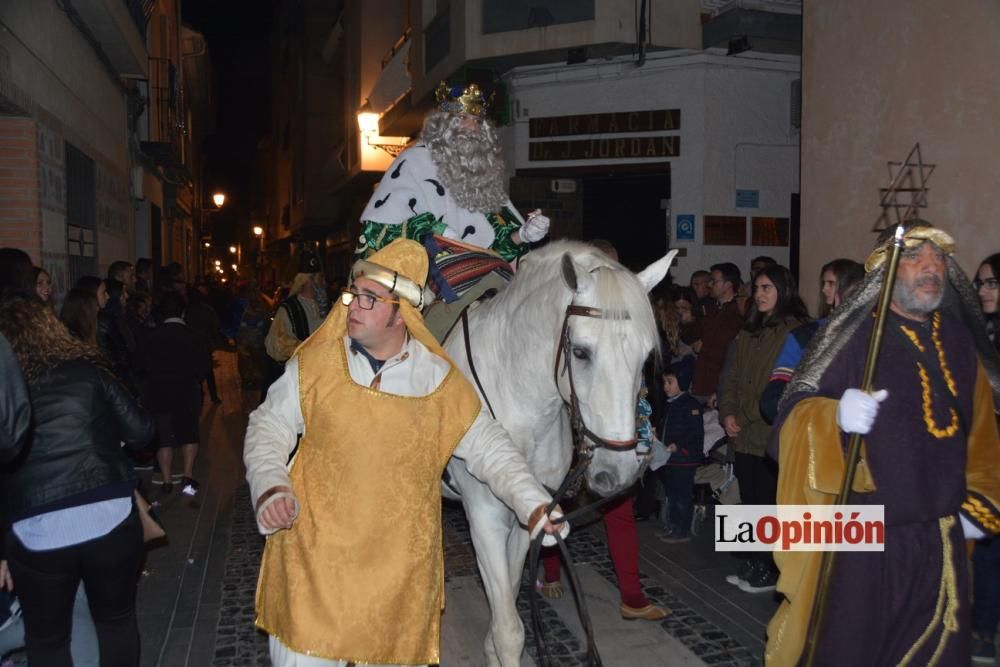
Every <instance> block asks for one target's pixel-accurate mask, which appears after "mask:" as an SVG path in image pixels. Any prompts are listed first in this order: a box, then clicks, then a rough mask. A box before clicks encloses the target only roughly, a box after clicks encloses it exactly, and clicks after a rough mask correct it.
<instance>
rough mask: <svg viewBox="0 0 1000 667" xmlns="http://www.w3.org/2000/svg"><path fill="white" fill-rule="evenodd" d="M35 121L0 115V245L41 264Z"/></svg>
mask: <svg viewBox="0 0 1000 667" xmlns="http://www.w3.org/2000/svg"><path fill="white" fill-rule="evenodd" d="M36 142H37V129H36V127H35V121H34V120H31V119H29V118H10V117H8V118H2V117H0V247H14V248H20V249H21V250H24V251H25V252H27V253H28V254H29V255H31V259H32V261H33V262H35V264H40V263H41V255H42V223H41V201H40V198H39V184H38V150H37V143H36Z"/></svg>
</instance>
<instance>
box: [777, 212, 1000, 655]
mask: <svg viewBox="0 0 1000 667" xmlns="http://www.w3.org/2000/svg"><path fill="white" fill-rule="evenodd" d="M906 226H907V231H906V232H905V235H904V244H905V246H904V249H903V251H902V255H901V258H900V262H899V269H898V274H897V278H896V284H895V289H894V291H893V294H892V305H891V312H890V313H889V314H888V319H887V321H886V328H885V332H884V335H883V339H882V346H881V352H880V356H879V361H878V366H877V370H876V373H875V379H874V383H873V392H872V393H871V394H867V393H864V392H862V391H861V390H860V389H858V387H860V386H861V380H862V375H863V372H864V365H865V358H866V354H867V346H868V340H869V338H870V336H871V331H872V327H873V324H874V317H872V311H873V308H874V306H875V303H876V301H877V298H878V293H879V289H880V286H881V284H882V281H883V278H884V274H885V271H886V266H885V265H886V263H887V262H886V259H887V257H888V254H889V249H890V247H891V246H890V245H889V244H887V243H882V244H880V246H879V247H878V248H877V249H876V250H875V252H873V253H872V256H871V257H869V260H868V262H867V264H866V270H867V271H868V276H867V277H866V279H865V281H864V283H863V284H862V286H861V287H860V288H859V290H858V292H857V293H856V294H855V295H854V296H853V297H852V298H851V299H850V300H849V301H848V302H847V303H846V304H844V306H843V307H842V308H841V309H839V310H838V311H837V312H836V313H835V314H834V315H833V317H832V318H831V321H830V323H829V324H828V325H827V326H826V327H825V328H824V329H823V330H822V331H821V332H820V333H819V334H817V339H818V340H816V341H815V342H814V343H813V345H812V346H811V347H810V349H809V352H808V353H807V355H806V357H805V358H804V359H803V362H802V363H801V364H800V366H799V368H798V370H797V371H796V375H795V377H793V379H792V382H791V383H790V384H789V387H788V389H787V391H786V393H785V397H784V399H783V402H782V406H781V409H780V412H779V415H778V419H777V420H776V422H775V427H774V431H773V432H772V443H771V450H772V454H774V455H775V457H776V458H778V460H779V478H778V503H779V504H832V503H833V502H834V500H835V498H836V495H837V493H838V491H839V489H840V485H841V480H842V478H843V474H844V468H845V463H844V460H845V458H846V457H845V456H844V453H845V451H846V445H847V441H848V439H849V437H850V434H851V433H860V434H863V435H864V436H865V437H864V443H863V447H862V455H861V462H860V464H859V466H858V472H857V475H856V477H855V480H854V485H853V489H852V493H851V495H850V497H849V498H848V501H847V502H848V504H858V505H884V506H885V551H884V552H843V553H840V554H838V557H837V561H836V565H835V568H834V571H833V576H832V578H831V581H830V588H829V597H828V602H827V607H826V616H825V621H824V624H823V626H822V628H821V631H820V634H819V641H818V645H817V652H816V663H815V664H822V665H890V664H892V665H896V664H913V665H926V664H941V665H967V664H969V661H970V644H971V636H970V626H969V602H970V601H969V586H968V573H967V570H968V568H967V565H966V556H965V540H966V539H975V538H978V537H983V536H985V535H990V534H997V533H998V532H1000V511H998V508H1000V438H998V435H997V424H996V420H995V417H994V414H995V412H994V411H995V408H996V405H998V401H997V397H998V396H1000V360H998V358H997V356H996V353H995V351H993V350H992V349H991V348H990V347H989V345H988V339H987V338H986V333H985V329H984V327H983V323H982V319H981V317H979V316H978V311H977V309H976V307H975V304H976V302H975V293H974V292H973V291H972V288H971V286H970V285H969V282H968V279H967V278H966V277H965V275H964V274H963V273H962V271H961V269H960V268H959V267H958V265H957V264H956V263H955V262H954V260H953V259H952V258H951V254H952V252H953V250H954V242H953V241H952V239H951V237H950V236H949V235H948V234H946V233H945V232H943V231H941V230H939V229H935V228H933V227H931V226H929V225H928V224H927V223H923V222H917V221H915V222H911V223H906ZM821 555H822V554H821V553H819V552H782V553H777V554H775V561H776V562H777V564H778V566H779V568H780V570H781V577H780V579H779V581H778V591H779V592H780V593H782V594H783V595H784V596H785V599H784V601H783V602H782V604H781V606H780V608H779V610H778V612H777V613H776V614H775V616H774V618H772V620H771V622H770V624H769V625H768V645H767V653H766V658H767V660H768V663H769V664H775V665H786V664H787V665H791V664H795V662H796V661H797V659H798V657H799V656H800V655H801V652H802V649H803V645H804V642H805V639H806V631H807V628H808V624H809V615H810V610H811V607H812V604H813V599H814V597H815V593H816V587H817V580H818V572H819V562H820V558H821Z"/></svg>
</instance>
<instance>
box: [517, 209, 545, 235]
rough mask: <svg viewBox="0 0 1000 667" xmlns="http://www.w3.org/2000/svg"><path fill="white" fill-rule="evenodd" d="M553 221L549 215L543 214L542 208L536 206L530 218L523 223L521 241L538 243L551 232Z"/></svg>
mask: <svg viewBox="0 0 1000 667" xmlns="http://www.w3.org/2000/svg"><path fill="white" fill-rule="evenodd" d="M551 222H552V221H551V220H549V219H548V217H547V216H544V215H542V210H541V209H538V208H536V209H535V210H534V211H532V212H531V213H529V214H528V219H527V220H525V221H524V224H523V225H521V229H520V234H521V243H536V242H537V241H541V240H542V239H544V238H545V235H546V234H548V233H549V224H550V223H551Z"/></svg>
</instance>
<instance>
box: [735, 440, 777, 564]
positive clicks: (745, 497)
mask: <svg viewBox="0 0 1000 667" xmlns="http://www.w3.org/2000/svg"><path fill="white" fill-rule="evenodd" d="M733 471H734V472H735V473H736V479H737V481H738V482H739V483H740V502H741V503H743V504H744V505H773V504H775V502H776V499H777V496H778V464H777V463H775V462H774V461H773V460H772V459H770V458H768V457H767V456H754V455H753V454H744V453H742V452H736V461H735V463H734V464H733ZM748 557H749V558H750V559H751V560H755V561H760V562H761V563H766V564H767V565H769V566H770V567H772V568H773V567H774V558H772V557H771V553H770V552H768V551H753V552H750V554H748Z"/></svg>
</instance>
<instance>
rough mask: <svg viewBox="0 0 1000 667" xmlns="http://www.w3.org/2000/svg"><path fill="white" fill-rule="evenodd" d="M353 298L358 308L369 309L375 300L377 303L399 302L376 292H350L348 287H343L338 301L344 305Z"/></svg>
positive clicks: (347, 304) (372, 306)
mask: <svg viewBox="0 0 1000 667" xmlns="http://www.w3.org/2000/svg"><path fill="white" fill-rule="evenodd" d="M355 299H357V300H358V308H360V309H361V310H371V309H372V308H374V307H375V302H376V301H378V302H379V303H399V300H397V299H387V298H385V297H384V296H378V295H377V294H362V293H359V292H352V291H351V290H349V289H345V290H344V291H343V292H342V293H341V295H340V302H341V303H342V304H344V305H345V306H349V305H351V302H352V301H354V300H355Z"/></svg>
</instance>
